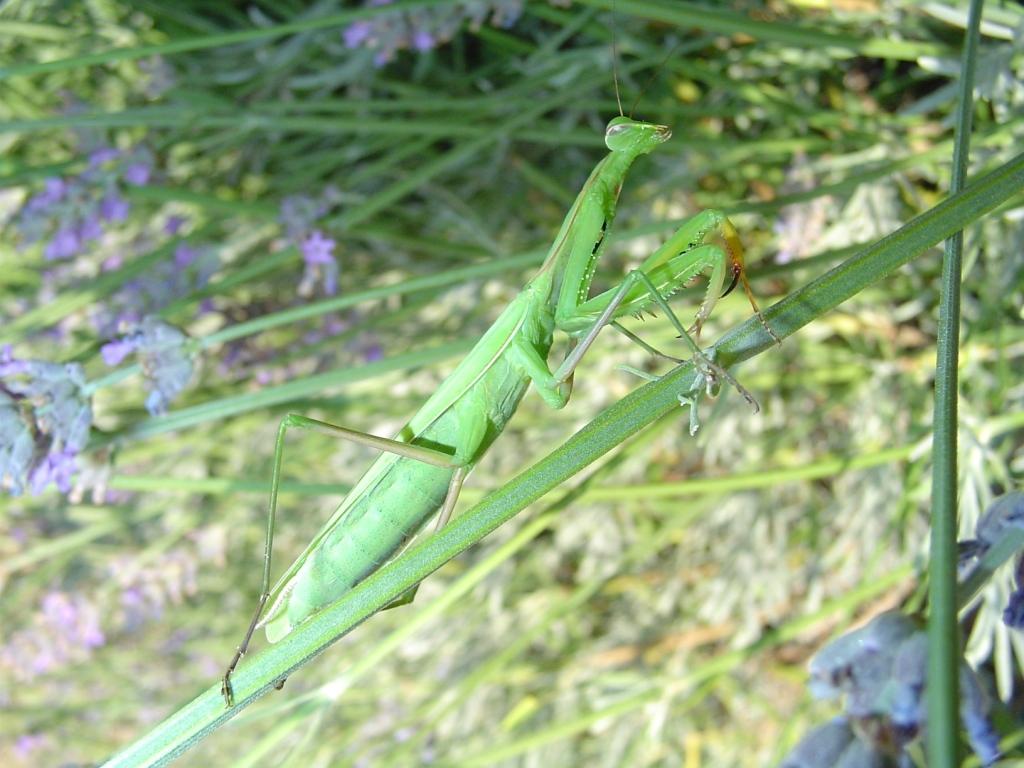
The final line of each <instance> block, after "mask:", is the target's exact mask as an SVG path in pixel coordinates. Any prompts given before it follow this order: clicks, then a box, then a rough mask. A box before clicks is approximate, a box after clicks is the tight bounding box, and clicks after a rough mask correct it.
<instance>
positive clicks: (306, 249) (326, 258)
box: [301, 229, 337, 264]
mask: <svg viewBox="0 0 1024 768" xmlns="http://www.w3.org/2000/svg"><path fill="white" fill-rule="evenodd" d="M336 245H337V243H335V242H334V240H332V239H331V238H329V237H324V235H323V233H322V232H321V231H320V230H319V229H318V230H316V231H314V232H313V234H312V235H310V236H309V237H307V238H306V239H305V240H303V241H302V246H301V249H302V257H303V258H304V259H305V260H306V263H307V264H331V263H333V262H334V248H335V246H336Z"/></svg>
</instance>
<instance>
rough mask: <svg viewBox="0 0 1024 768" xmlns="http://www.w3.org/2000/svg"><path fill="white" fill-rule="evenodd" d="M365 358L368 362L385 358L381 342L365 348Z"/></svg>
mask: <svg viewBox="0 0 1024 768" xmlns="http://www.w3.org/2000/svg"><path fill="white" fill-rule="evenodd" d="M363 359H364V360H365V361H366V362H368V363H375V362H377V361H378V360H383V359H384V350H383V349H381V346H380V344H376V343H374V344H370V345H369V346H367V347H366V348H365V349H364V350H363Z"/></svg>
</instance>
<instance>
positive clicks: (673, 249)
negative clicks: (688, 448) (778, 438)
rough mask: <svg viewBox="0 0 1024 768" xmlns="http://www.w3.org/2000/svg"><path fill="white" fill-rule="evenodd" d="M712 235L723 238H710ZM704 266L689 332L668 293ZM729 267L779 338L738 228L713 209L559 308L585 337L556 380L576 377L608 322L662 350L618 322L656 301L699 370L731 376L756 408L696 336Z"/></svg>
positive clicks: (565, 324)
mask: <svg viewBox="0 0 1024 768" xmlns="http://www.w3.org/2000/svg"><path fill="white" fill-rule="evenodd" d="M712 239H715V240H717V241H718V242H708V241H709V240H712ZM705 272H707V273H708V288H707V291H706V293H705V296H704V300H703V301H702V302H701V305H700V307H699V308H698V310H697V313H696V316H695V318H694V323H693V326H692V327H691V329H690V332H688V331H687V329H686V328H684V327H683V325H682V323H681V322H680V321H679V319H678V318H677V317H676V315H675V313H674V312H673V311H672V309H671V307H670V306H669V305H668V302H667V301H666V299H667V298H668V297H669V296H671V295H672V294H673V293H675V292H676V291H677V290H679V288H681V287H682V286H683V285H685V284H686V283H687V282H688V281H689V280H691V279H693V278H694V277H696V276H697V275H699V274H702V273H705ZM730 272H731V274H732V278H733V282H734V284H735V282H736V281H740V282H742V284H743V286H744V290H745V292H746V293H747V296H748V298H749V299H750V302H751V305H752V306H753V308H754V311H755V312H756V313H757V316H758V317H759V318H761V322H762V323H763V324H764V325H765V328H766V330H767V331H768V333H770V334H771V335H772V337H773V338H775V339H776V340H778V337H777V336H775V334H774V332H772V330H771V328H769V327H768V325H767V323H765V322H764V318H763V317H762V315H761V312H760V310H759V309H758V307H757V303H756V302H755V300H754V298H753V294H752V292H751V291H750V286H749V284H748V283H747V279H746V273H745V266H744V263H743V250H742V246H741V245H740V242H739V238H738V236H737V234H736V230H735V228H734V227H733V225H732V223H731V222H730V221H729V220H728V219H727V218H726V217H725V215H724V214H722V213H721V212H719V211H715V210H708V211H704V212H703V213H700V214H698V215H697V216H695V217H694V218H692V219H690V220H689V221H688V222H686V224H684V225H683V226H682V227H680V228H679V229H678V230H677V231H676V232H675V234H673V235H672V237H670V238H669V239H668V240H667V241H666V242H665V243H664V244H663V245H662V246H661V247H660V248H658V250H656V251H655V252H654V253H653V254H651V255H650V256H649V257H648V258H647V259H645V260H644V262H643V263H642V264H641V265H640V266H639V267H638V268H637V269H635V270H633V271H631V272H630V273H629V274H627V275H626V277H625V278H624V279H623V281H622V282H621V283H620V284H619V285H618V286H616V287H614V288H611V289H609V290H607V291H605V292H604V293H602V294H599V295H598V296H595V297H593V298H591V299H587V300H586V301H582V302H579V303H574V302H572V301H570V302H568V303H567V305H566V306H559V307H558V308H556V313H555V322H556V326H557V327H559V328H561V329H562V330H565V331H567V332H568V333H570V334H571V335H573V336H576V337H578V338H579V339H580V341H579V343H578V344H577V345H576V346H575V348H574V349H573V350H572V351H571V352H570V353H569V355H568V356H567V357H566V358H565V360H564V361H563V362H562V364H561V365H560V366H559V367H558V369H557V370H556V371H555V372H554V373H553V374H552V380H553V383H554V384H556V385H557V384H561V383H563V382H565V381H567V380H570V379H571V377H572V374H573V371H574V370H575V368H576V366H577V365H578V364H579V361H580V360H581V359H582V358H583V356H584V355H585V354H586V352H587V350H588V349H589V348H590V346H591V345H592V344H593V343H594V341H595V340H596V338H597V335H598V334H599V333H600V331H601V329H602V328H603V327H604V326H605V325H608V324H612V325H614V326H615V327H616V328H618V329H619V330H620V331H622V332H623V333H625V334H626V335H627V337H629V338H630V339H631V340H633V341H636V342H638V343H640V345H641V346H643V347H644V348H645V349H647V350H648V351H649V352H653V353H655V354H661V353H659V352H658V351H657V350H655V349H653V348H652V347H650V346H649V345H647V344H646V343H644V342H642V341H641V340H639V339H638V338H637V337H636V336H635V335H634V334H632V333H631V332H629V331H626V330H625V329H623V328H621V327H620V326H619V325H618V323H617V322H616V321H617V320H618V318H620V317H622V316H624V315H626V314H638V313H639V312H641V311H642V310H644V309H648V308H649V307H650V306H651V304H652V303H653V304H655V305H657V306H658V307H660V308H661V310H662V311H663V312H664V313H665V315H666V316H667V317H668V319H669V321H670V322H671V323H672V324H673V326H674V327H675V329H676V331H678V333H679V336H680V338H683V339H685V340H686V342H687V344H688V345H689V346H690V348H691V351H692V352H693V357H694V360H695V362H696V364H697V367H698V370H699V372H700V373H701V374H702V375H703V376H704V377H705V378H706V379H709V380H711V379H713V378H715V377H721V378H722V379H724V380H725V381H728V382H729V383H730V384H731V385H732V386H734V387H735V388H736V389H737V390H738V391H739V392H740V394H742V395H743V397H744V398H745V399H746V400H747V402H749V403H750V404H751V405H752V406H753V407H754V410H755V411H757V409H758V406H757V401H756V400H755V399H754V398H753V396H752V395H751V394H750V393H749V392H748V391H747V390H746V389H745V388H744V387H742V386H741V385H740V384H739V382H737V381H736V379H735V378H733V377H732V376H731V375H730V374H729V373H728V372H727V371H725V370H724V369H723V368H721V367H720V366H719V365H717V364H716V363H715V362H714V361H713V360H711V359H710V358H709V357H708V356H707V355H705V354H704V353H703V352H702V351H701V349H700V347H699V346H698V344H697V341H696V340H695V338H694V337H696V338H699V337H700V331H701V328H702V326H703V324H704V322H705V321H706V320H707V318H708V317H709V316H710V314H711V311H712V309H713V308H714V306H715V303H716V302H717V301H718V299H719V297H720V295H721V294H722V290H723V286H724V285H725V280H726V276H727V275H728V274H729V273H730ZM691 332H692V334H693V335H692V336H691ZM664 356H665V357H668V356H667V355H664ZM670 359H674V358H670Z"/></svg>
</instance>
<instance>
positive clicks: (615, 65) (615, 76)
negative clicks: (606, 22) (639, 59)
mask: <svg viewBox="0 0 1024 768" xmlns="http://www.w3.org/2000/svg"><path fill="white" fill-rule="evenodd" d="M612 14H613V15H614V14H615V0H612ZM616 38H617V36H616V34H615V24H614V23H613V24H612V82H613V83H614V84H615V103H616V104H618V105H619V117H624V115H623V112H622V97H621V96H620V95H619V47H618V42H617V39H616ZM634 106H636V105H634ZM629 116H630V117H632V116H633V113H632V111H630V114H629Z"/></svg>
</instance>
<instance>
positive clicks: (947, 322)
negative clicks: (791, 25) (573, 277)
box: [927, 0, 983, 768]
mask: <svg viewBox="0 0 1024 768" xmlns="http://www.w3.org/2000/svg"><path fill="white" fill-rule="evenodd" d="M982 4H983V3H982V0H972V2H971V6H970V11H969V13H968V18H967V34H966V39H965V42H964V50H963V59H962V62H961V75H960V93H959V98H958V103H957V119H956V140H955V144H954V148H953V173H952V178H951V179H950V192H952V193H953V194H956V193H957V192H959V191H960V190H961V189H963V187H964V184H965V180H966V178H967V158H968V154H969V148H970V136H971V112H972V107H973V103H974V102H973V98H972V96H973V91H974V64H975V60H976V59H977V56H978V30H979V28H980V25H981V9H982ZM962 251H963V230H961V229H958V230H957V231H956V232H954V233H953V234H952V236H951V237H950V238H949V239H948V240H946V247H945V258H944V259H943V262H942V285H941V300H940V305H939V329H938V341H937V352H936V362H935V366H936V370H935V417H934V419H933V423H934V430H935V433H934V444H933V448H932V526H931V559H930V562H929V582H928V598H929V607H930V612H929V615H928V693H927V698H928V740H927V750H928V764H929V765H930V766H932V768H954V766H956V765H959V764H960V729H959V727H958V712H959V700H960V697H959V669H960V655H961V654H960V637H959V634H960V627H959V623H958V621H957V610H958V609H957V584H956V578H957V574H956V565H957V550H956V534H957V522H956V513H957V456H956V451H957V434H956V432H957V377H958V356H959V344H960V279H961V253H962Z"/></svg>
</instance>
